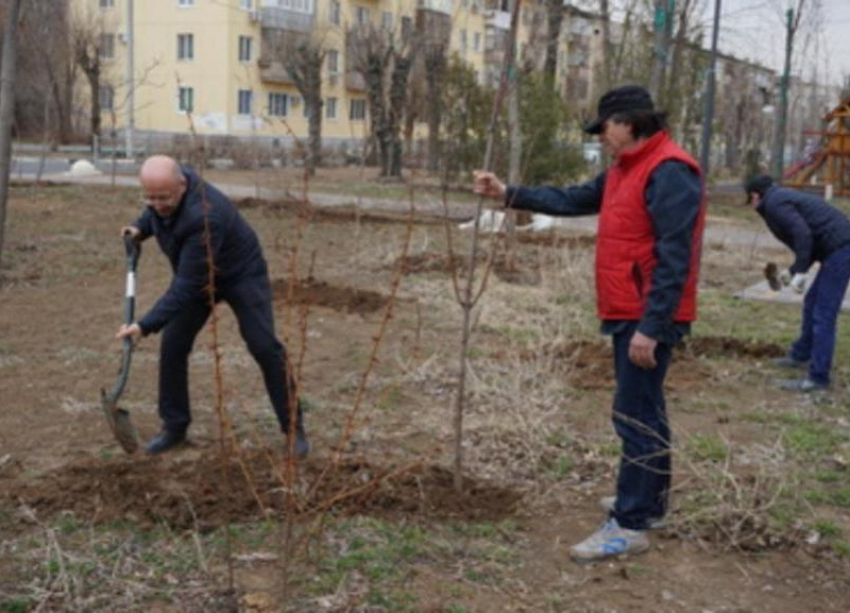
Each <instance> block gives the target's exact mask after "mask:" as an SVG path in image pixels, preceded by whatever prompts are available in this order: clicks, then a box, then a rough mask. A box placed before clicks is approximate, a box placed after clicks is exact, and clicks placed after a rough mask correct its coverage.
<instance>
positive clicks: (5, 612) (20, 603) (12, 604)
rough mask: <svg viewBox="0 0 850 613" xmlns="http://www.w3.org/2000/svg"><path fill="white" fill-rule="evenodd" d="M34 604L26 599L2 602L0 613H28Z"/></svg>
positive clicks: (0, 602) (4, 600)
mask: <svg viewBox="0 0 850 613" xmlns="http://www.w3.org/2000/svg"><path fill="white" fill-rule="evenodd" d="M32 605H33V603H32V602H30V601H29V600H27V599H25V598H10V599H8V600H7V599H5V598H4V599H3V600H0V613H28V611H29V610H30V608H31V607H32Z"/></svg>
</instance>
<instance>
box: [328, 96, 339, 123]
mask: <svg viewBox="0 0 850 613" xmlns="http://www.w3.org/2000/svg"><path fill="white" fill-rule="evenodd" d="M336 102H337V99H336V98H328V99H327V100H325V119H336Z"/></svg>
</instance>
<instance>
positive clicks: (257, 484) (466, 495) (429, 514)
mask: <svg viewBox="0 0 850 613" xmlns="http://www.w3.org/2000/svg"><path fill="white" fill-rule="evenodd" d="M283 471H284V467H283V466H280V465H277V464H276V465H274V466H273V465H272V463H271V462H270V461H269V459H268V457H267V456H266V454H264V453H262V452H253V453H250V454H246V455H243V457H242V462H241V464H240V463H239V462H238V461H236V460H235V459H232V460H231V461H230V462H229V463H228V464H227V469H226V472H225V471H224V469H223V465H222V461H221V458H220V457H219V456H218V455H216V454H213V453H207V454H202V455H201V456H200V457H197V458H193V459H181V458H180V457H179V456H173V457H171V458H148V457H138V458H121V459H116V460H111V461H108V462H107V461H102V460H87V461H83V462H78V463H75V464H71V465H69V466H66V467H63V468H62V469H60V470H57V471H56V472H54V473H52V474H49V475H47V476H45V477H42V478H40V479H29V480H27V481H21V482H17V481H16V482H13V483H12V484H11V487H6V488H4V490H3V491H2V492H0V501H2V503H3V507H4V508H14V507H15V506H17V505H19V504H21V503H22V504H26V505H27V506H29V507H31V508H33V509H34V510H35V512H36V514H37V516H39V517H40V518H45V517H52V516H55V515H57V514H59V513H63V512H71V513H73V514H74V515H75V516H76V517H78V518H81V519H83V520H86V521H92V522H94V523H107V522H116V521H130V522H132V523H134V524H135V525H139V526H142V527H152V526H155V525H157V524H163V523H164V524H167V525H168V526H171V527H172V528H175V529H198V530H201V531H209V530H212V529H215V528H217V527H220V526H223V525H225V524H227V523H230V522H243V521H246V520H248V519H250V518H254V517H262V516H264V515H265V514H266V513H267V512H269V511H274V512H279V511H281V509H282V508H284V502H283V500H282V498H283V497H282V495H281V492H282V491H283V480H282V477H281V474H282V473H283ZM295 489H296V490H297V491H299V492H301V493H302V495H301V496H300V497H299V500H298V504H297V508H298V511H297V512H298V513H299V514H300V515H309V514H312V513H315V512H320V511H325V510H333V511H336V512H343V513H366V514H373V515H386V516H404V517H405V518H407V519H423V520H424V519H450V518H455V519H463V520H478V521H494V520H498V519H501V518H504V517H507V516H510V515H511V514H512V513H513V512H514V510H515V509H516V507H517V504H518V503H519V502H520V499H521V495H520V494H519V493H517V492H515V491H512V490H509V489H505V488H501V487H498V486H495V485H491V484H487V483H483V482H478V481H475V480H473V479H465V487H464V491H463V493H462V494H458V493H457V492H456V491H455V489H454V487H453V475H452V474H451V473H450V472H449V471H448V470H446V469H444V468H442V467H439V466H429V465H426V466H421V465H420V466H415V467H412V468H410V469H409V470H399V467H394V466H378V465H374V464H369V463H366V462H354V461H348V462H343V463H339V464H334V463H328V462H326V461H324V460H310V461H309V462H305V463H303V464H301V465H300V470H299V475H298V476H297V478H296V480H295Z"/></svg>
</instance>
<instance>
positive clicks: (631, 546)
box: [570, 517, 649, 562]
mask: <svg viewBox="0 0 850 613" xmlns="http://www.w3.org/2000/svg"><path fill="white" fill-rule="evenodd" d="M647 549H649V539H648V538H646V532H645V531H644V530H629V529H627V528H621V527H620V525H619V524H618V523H617V520H616V519H614V518H613V517H612V518H610V519H609V520H608V521H606V522H605V523H604V524H602V526H601V527H600V528H599V529H598V530H597V531H596V532H594V533H593V534H591V535H590V536H589V537H587V538H586V539H585V540H583V541H582V542H581V543H579V544H578V545H573V546H572V547H571V548H570V556H572V558H573V560H575V561H576V562H593V561H594V560H604V559H605V558H611V557H615V556H621V555H628V554H632V555H636V554H639V553H643V552H644V551H646V550H647Z"/></svg>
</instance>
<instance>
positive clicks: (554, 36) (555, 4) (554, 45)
mask: <svg viewBox="0 0 850 613" xmlns="http://www.w3.org/2000/svg"><path fill="white" fill-rule="evenodd" d="M546 8H547V11H546V12H547V13H548V14H547V22H548V23H547V32H546V60H545V62H544V64H543V73H544V74H545V75H546V76H547V77H548V78H549V79H550V82H551V85H552V87H555V83H556V81H557V79H556V72H557V69H558V42H559V41H560V39H561V24H562V23H563V21H564V2H563V0H548V2H547V7H546Z"/></svg>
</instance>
